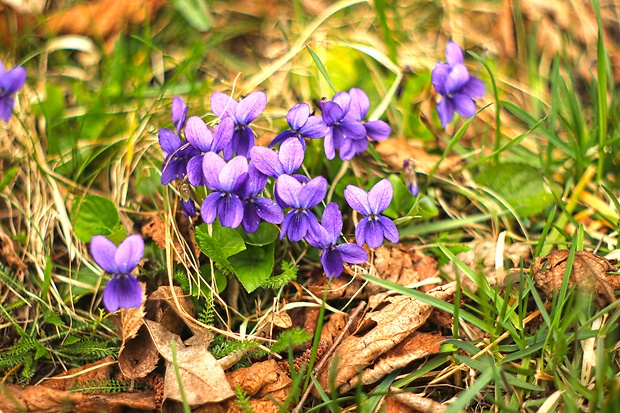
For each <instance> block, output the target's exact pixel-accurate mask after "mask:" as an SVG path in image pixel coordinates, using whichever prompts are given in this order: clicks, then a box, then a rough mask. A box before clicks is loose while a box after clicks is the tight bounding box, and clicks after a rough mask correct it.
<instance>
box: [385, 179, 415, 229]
mask: <svg viewBox="0 0 620 413" xmlns="http://www.w3.org/2000/svg"><path fill="white" fill-rule="evenodd" d="M388 180H389V181H390V183H391V184H392V188H394V197H393V198H392V202H391V203H390V206H389V207H388V208H387V209H386V210H385V211H384V212H383V213H384V214H385V215H386V216H388V217H390V218H392V219H395V218H400V217H403V216H407V215H410V214H408V212H410V211H411V209H412V208H413V206H414V205H415V197H414V196H413V194H412V193H411V191H409V188H407V186H406V185H405V184H404V182H403V181H402V180H401V179H400V176H399V175H395V174H392V175H390V176H388ZM414 215H417V213H416V214H414Z"/></svg>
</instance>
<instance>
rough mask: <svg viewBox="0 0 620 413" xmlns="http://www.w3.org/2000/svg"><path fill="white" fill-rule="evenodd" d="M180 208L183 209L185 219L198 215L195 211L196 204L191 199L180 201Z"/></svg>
mask: <svg viewBox="0 0 620 413" xmlns="http://www.w3.org/2000/svg"><path fill="white" fill-rule="evenodd" d="M181 206H182V207H183V215H185V218H189V217H195V216H197V215H198V211H196V204H195V203H194V200H193V199H191V198H189V199H187V200H185V199H181Z"/></svg>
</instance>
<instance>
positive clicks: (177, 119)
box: [172, 96, 189, 134]
mask: <svg viewBox="0 0 620 413" xmlns="http://www.w3.org/2000/svg"><path fill="white" fill-rule="evenodd" d="M188 111H189V107H187V105H186V104H185V102H183V99H181V98H180V97H178V96H175V97H173V98H172V123H173V124H174V127H175V128H176V130H177V134H180V133H181V130H182V129H183V126H185V120H186V119H187V112H188Z"/></svg>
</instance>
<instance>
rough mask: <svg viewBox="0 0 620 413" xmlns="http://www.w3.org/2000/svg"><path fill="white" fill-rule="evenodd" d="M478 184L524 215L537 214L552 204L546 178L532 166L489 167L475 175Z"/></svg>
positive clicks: (503, 165)
mask: <svg viewBox="0 0 620 413" xmlns="http://www.w3.org/2000/svg"><path fill="white" fill-rule="evenodd" d="M476 182H477V183H478V184H479V185H482V186H486V187H488V188H489V189H491V190H492V191H493V192H495V193H497V194H499V195H500V196H501V197H502V198H504V199H505V200H506V201H507V202H508V203H509V204H510V205H511V206H512V207H513V208H514V209H515V210H516V211H517V213H518V214H519V215H521V216H530V215H534V214H537V213H539V212H541V211H542V210H543V209H544V208H545V207H546V206H548V205H549V204H551V203H552V202H553V195H552V194H551V193H550V192H549V191H548V190H547V189H546V185H545V181H544V179H543V176H542V175H541V173H540V172H539V171H538V170H537V169H536V168H534V167H532V166H529V165H523V164H515V163H505V164H499V165H493V166H488V167H486V168H484V169H483V170H482V172H481V173H480V174H478V176H476Z"/></svg>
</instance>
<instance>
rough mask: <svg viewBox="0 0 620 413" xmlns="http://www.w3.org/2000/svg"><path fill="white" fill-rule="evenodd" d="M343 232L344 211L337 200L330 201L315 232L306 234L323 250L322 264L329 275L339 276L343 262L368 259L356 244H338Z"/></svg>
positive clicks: (313, 243) (312, 242)
mask: <svg viewBox="0 0 620 413" xmlns="http://www.w3.org/2000/svg"><path fill="white" fill-rule="evenodd" d="M341 232H342V213H341V212H340V210H339V209H338V205H337V204H336V203H335V202H330V203H329V204H328V205H327V207H326V208H325V211H324V212H323V217H322V218H321V225H318V226H317V228H316V230H315V231H314V232H311V233H309V234H308V235H307V236H306V241H308V243H309V244H310V245H312V246H313V247H315V248H318V249H321V250H323V253H322V254H321V264H323V270H324V271H325V275H327V276H328V277H330V278H331V277H338V276H339V275H340V274H342V271H343V270H344V264H343V262H348V263H350V264H362V263H363V262H366V260H368V254H367V253H366V251H364V249H363V248H362V247H360V246H358V245H355V244H340V245H339V244H338V239H339V238H340V233H341Z"/></svg>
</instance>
